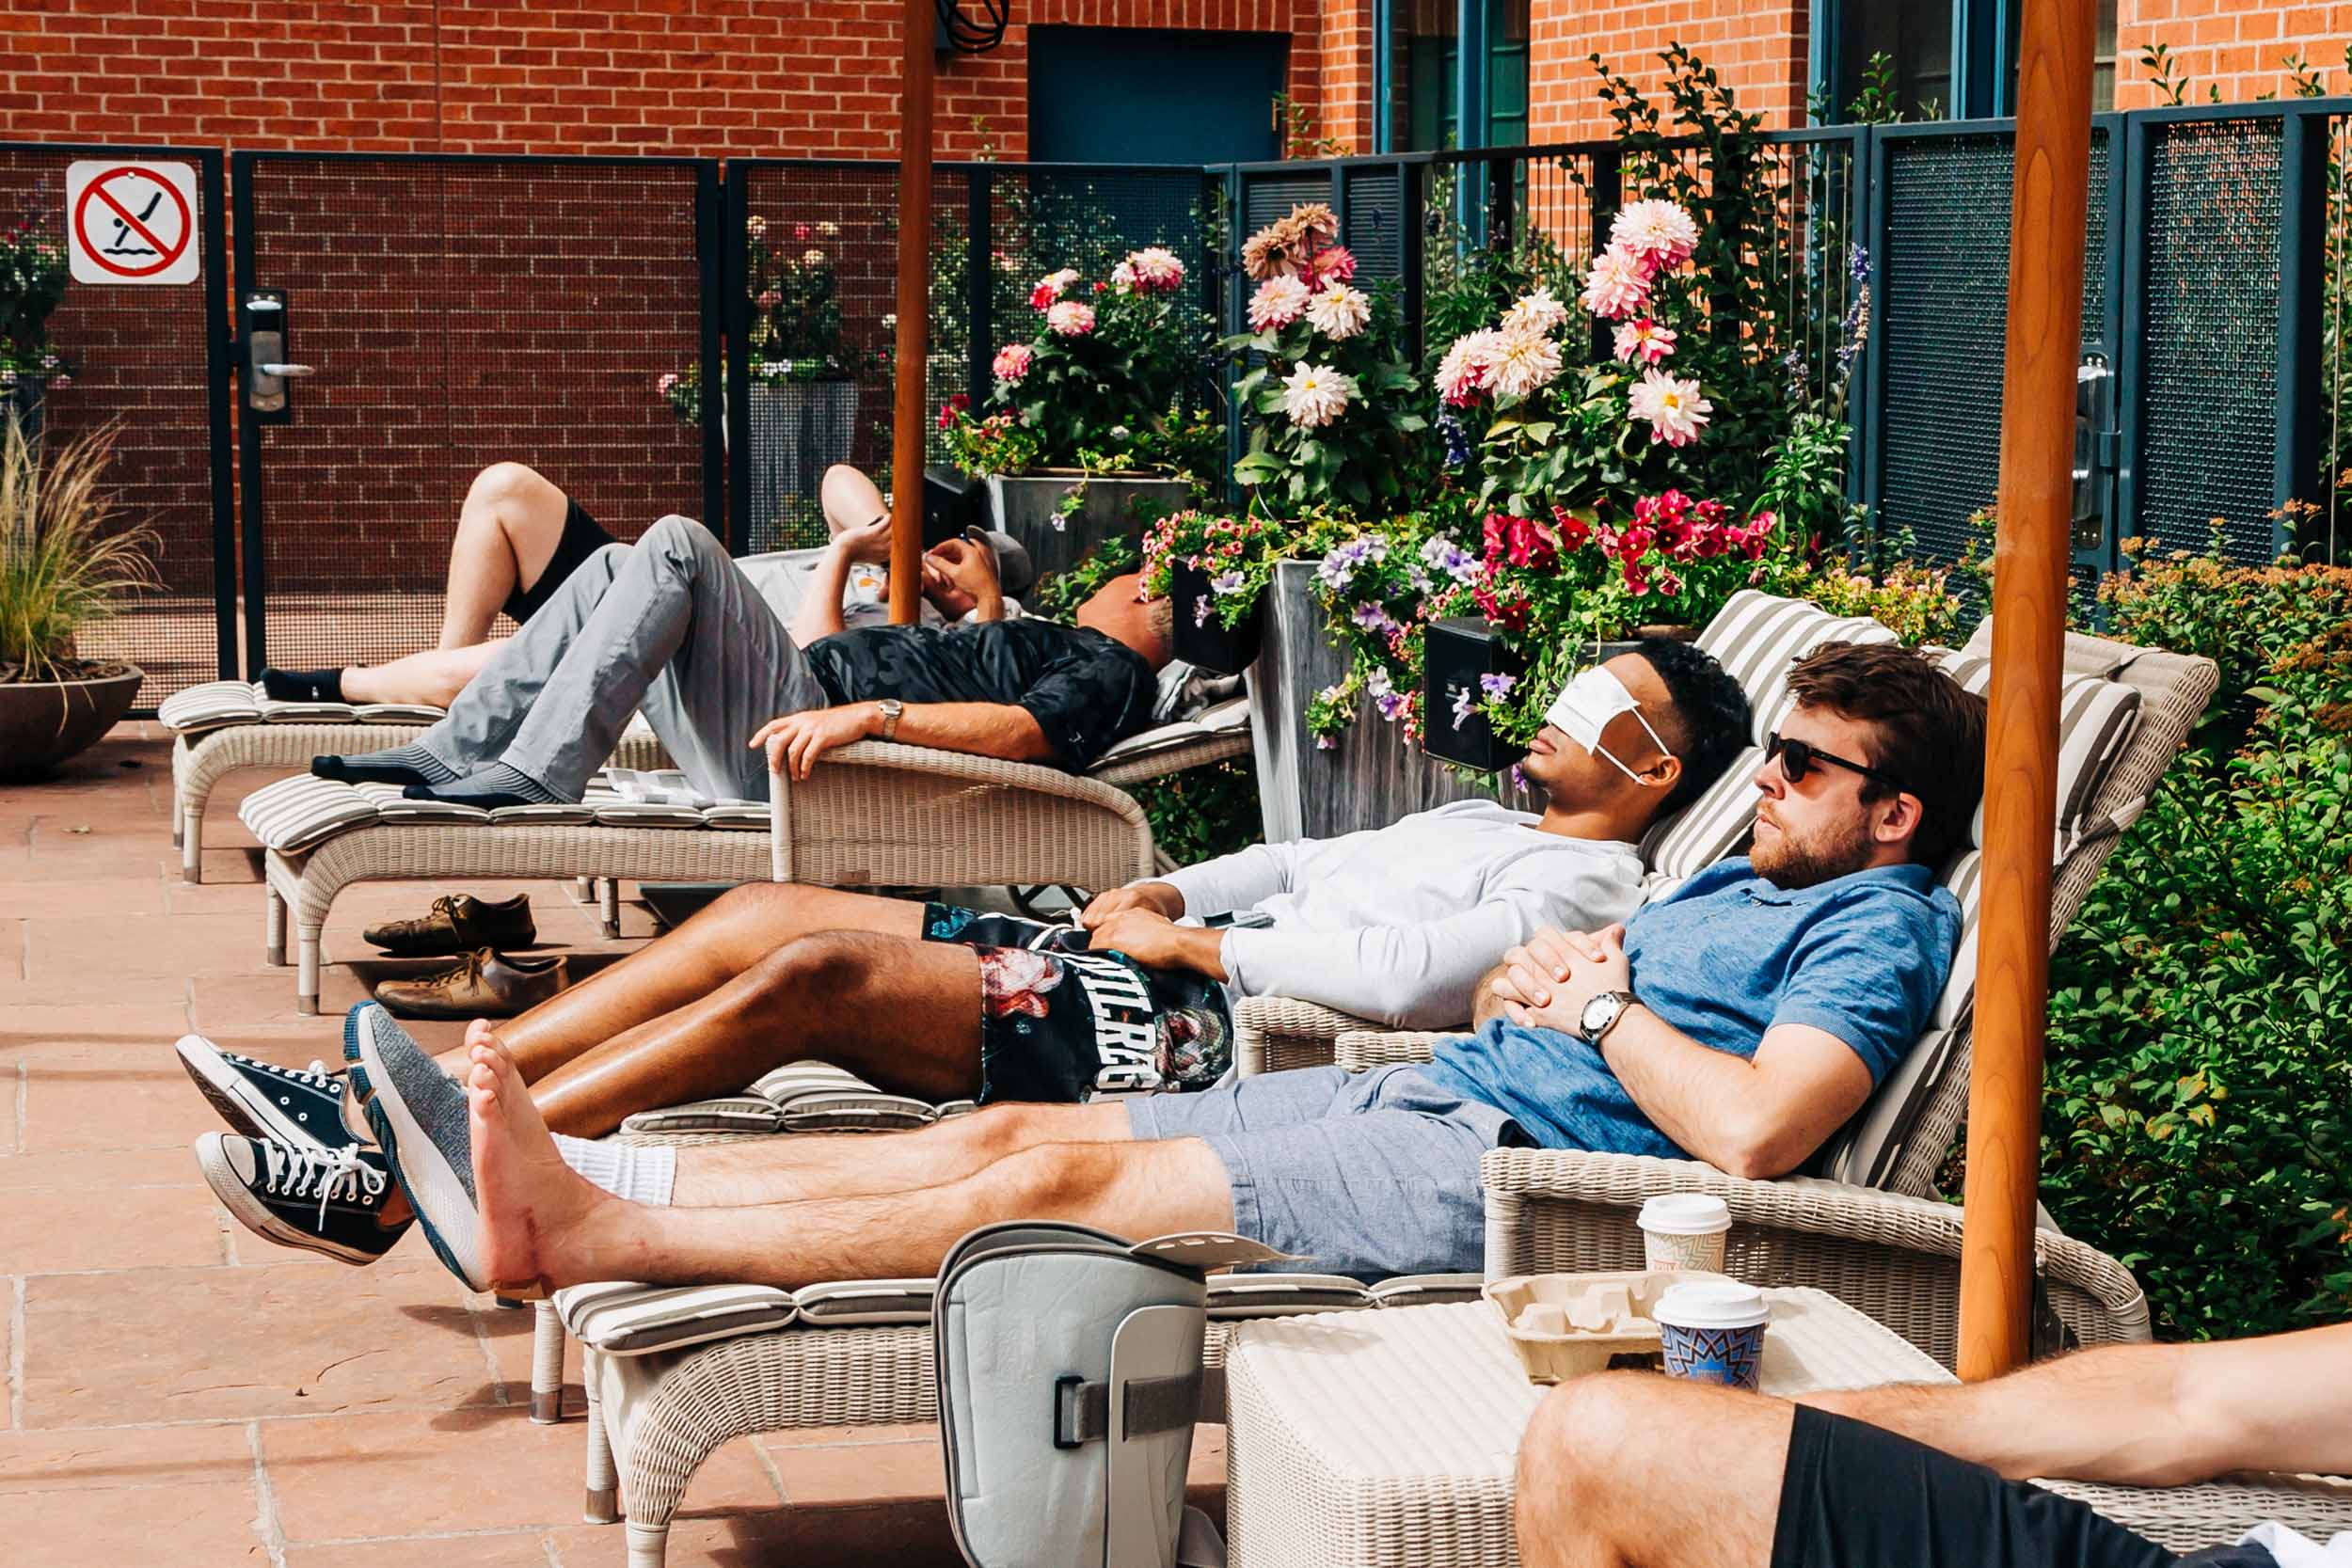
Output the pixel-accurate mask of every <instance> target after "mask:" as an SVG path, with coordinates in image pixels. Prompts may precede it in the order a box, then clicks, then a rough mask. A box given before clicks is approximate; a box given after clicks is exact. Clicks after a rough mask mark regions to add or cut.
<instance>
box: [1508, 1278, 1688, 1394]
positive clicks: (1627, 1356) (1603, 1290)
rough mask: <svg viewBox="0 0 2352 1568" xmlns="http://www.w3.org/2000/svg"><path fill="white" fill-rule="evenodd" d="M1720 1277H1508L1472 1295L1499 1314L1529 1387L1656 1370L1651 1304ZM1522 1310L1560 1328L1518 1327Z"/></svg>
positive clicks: (1657, 1350)
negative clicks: (1616, 1371) (1555, 1320)
mask: <svg viewBox="0 0 2352 1568" xmlns="http://www.w3.org/2000/svg"><path fill="white" fill-rule="evenodd" d="M1723 1277H1724V1275H1718V1274H1708V1273H1704V1272H1702V1271H1700V1270H1697V1269H1628V1270H1624V1271H1621V1272H1618V1273H1614V1274H1536V1275H1513V1276H1512V1277H1510V1278H1508V1279H1493V1280H1488V1281H1487V1282H1486V1285H1485V1286H1484V1287H1483V1288H1482V1289H1481V1290H1480V1292H1479V1293H1480V1294H1482V1295H1484V1296H1485V1297H1486V1299H1487V1300H1488V1301H1489V1302H1492V1303H1493V1304H1494V1307H1495V1310H1496V1311H1497V1312H1498V1313H1499V1314H1500V1315H1501V1318H1502V1332H1503V1333H1504V1334H1505V1335H1506V1336H1508V1337H1509V1338H1510V1341H1511V1348H1512V1349H1513V1350H1514V1351H1516V1352H1518V1358H1519V1364H1520V1365H1521V1366H1522V1367H1524V1368H1526V1369H1527V1376H1528V1379H1529V1381H1530V1382H1534V1383H1559V1382H1561V1381H1563V1380H1565V1379H1567V1378H1572V1377H1584V1376H1586V1375H1588V1374H1590V1373H1593V1372H1599V1371H1607V1370H1610V1369H1611V1368H1613V1367H1647V1368H1653V1369H1654V1368H1656V1367H1657V1366H1658V1364H1659V1355H1660V1343H1659V1331H1658V1323H1657V1321H1656V1320H1655V1319H1654V1318H1653V1317H1651V1315H1650V1313H1651V1309H1652V1308H1653V1307H1655V1306H1656V1305H1657V1302H1658V1298H1659V1297H1660V1296H1662V1295H1664V1294H1665V1293H1666V1291H1667V1289H1668V1288H1669V1287H1671V1286H1675V1285H1679V1284H1681V1283H1682V1282H1684V1281H1685V1280H1692V1279H1721V1278H1723ZM1529 1307H1556V1308H1558V1309H1559V1312H1560V1315H1561V1317H1562V1318H1563V1319H1565V1324H1564V1327H1563V1328H1562V1329H1561V1330H1560V1331H1557V1332H1554V1331H1551V1330H1549V1329H1547V1328H1543V1327H1523V1326H1521V1321H1522V1319H1523V1318H1524V1317H1525V1316H1526V1315H1527V1309H1528V1308H1529ZM1538 1315H1540V1316H1549V1314H1538Z"/></svg>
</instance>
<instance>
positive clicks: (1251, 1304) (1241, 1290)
mask: <svg viewBox="0 0 2352 1568" xmlns="http://www.w3.org/2000/svg"><path fill="white" fill-rule="evenodd" d="M1371 1305H1372V1292H1371V1291H1369V1290H1368V1289H1366V1288H1365V1286H1364V1283H1363V1281H1361V1280H1359V1279H1350V1278H1348V1277H1347V1276H1346V1275H1337V1274H1220V1275H1210V1277H1209V1316H1210V1317H1211V1318H1213V1319H1216V1320H1220V1321H1222V1320H1228V1319H1239V1318H1287V1317H1292V1316H1295V1315H1296V1314H1298V1313H1301V1312H1340V1311H1346V1310H1348V1309H1350V1308H1352V1307H1370V1306H1371Z"/></svg>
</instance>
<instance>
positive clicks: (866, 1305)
mask: <svg viewBox="0 0 2352 1568" xmlns="http://www.w3.org/2000/svg"><path fill="white" fill-rule="evenodd" d="M938 1286H939V1281H937V1280H936V1279H851V1280H840V1281H835V1282H834V1283H831V1284H824V1285H803V1286H802V1287H801V1288H800V1289H799V1290H798V1291H793V1292H792V1296H793V1299H794V1300H795V1301H797V1302H799V1303H800V1305H801V1322H802V1323H803V1325H805V1326H806V1327H809V1328H885V1327H890V1326H893V1325H896V1324H903V1323H930V1321H931V1296H932V1294H933V1293H934V1292H935V1291H937V1289H938Z"/></svg>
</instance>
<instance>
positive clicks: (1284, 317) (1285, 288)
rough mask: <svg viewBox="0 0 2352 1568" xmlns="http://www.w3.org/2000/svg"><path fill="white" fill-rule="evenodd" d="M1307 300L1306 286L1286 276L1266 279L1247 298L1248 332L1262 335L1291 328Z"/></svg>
mask: <svg viewBox="0 0 2352 1568" xmlns="http://www.w3.org/2000/svg"><path fill="white" fill-rule="evenodd" d="M1309 297H1310V295H1309V293H1308V291H1307V285H1306V284H1304V283H1301V282H1300V281H1299V280H1298V279H1297V278H1295V277H1291V276H1290V275H1289V274H1288V273H1282V274H1279V275H1278V276H1276V277H1269V278H1267V279H1266V280H1265V281H1264V282H1263V283H1261V284H1259V285H1258V292H1257V293H1254V294H1251V295H1250V296H1249V329H1250V330H1251V331H1252V332H1263V331H1265V330H1266V329H1267V328H1269V327H1275V326H1288V325H1290V324H1291V323H1293V322H1295V321H1296V320H1297V319H1298V318H1299V315H1300V313H1301V312H1303V311H1304V310H1305V309H1307V301H1308V299H1309Z"/></svg>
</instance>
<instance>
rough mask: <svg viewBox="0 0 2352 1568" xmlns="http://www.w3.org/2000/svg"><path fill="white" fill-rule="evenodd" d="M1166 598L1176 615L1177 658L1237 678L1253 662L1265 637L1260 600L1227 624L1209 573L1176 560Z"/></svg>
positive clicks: (1171, 570)
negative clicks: (1230, 623)
mask: <svg viewBox="0 0 2352 1568" xmlns="http://www.w3.org/2000/svg"><path fill="white" fill-rule="evenodd" d="M1168 598H1169V600H1170V602H1171V604H1172V606H1173V608H1174V610H1175V612H1176V657H1178V658H1181V659H1183V660H1184V662H1185V663H1187V664H1195V665H1199V666H1200V668H1201V669H1203V670H1207V671H1209V672H1211V673H1214V674H1219V675H1238V674H1240V673H1242V672H1243V671H1245V670H1247V669H1248V668H1249V666H1250V665H1251V664H1253V663H1254V662H1256V660H1257V657H1258V645H1259V643H1260V642H1261V641H1263V638H1264V635H1265V604H1264V602H1263V598H1261V599H1259V600H1258V602H1255V603H1253V604H1251V605H1250V607H1249V609H1248V610H1246V611H1245V612H1243V614H1242V615H1241V616H1240V617H1239V619H1237V620H1235V621H1234V622H1233V623H1232V625H1230V626H1229V625H1227V624H1226V621H1225V617H1224V615H1223V614H1222V612H1221V610H1220V608H1219V605H1218V595H1217V593H1216V589H1215V588H1213V587H1211V586H1210V582H1209V574H1208V573H1207V572H1206V571H1205V570H1203V569H1202V568H1200V567H1199V566H1195V565H1192V564H1190V563H1189V562H1183V561H1178V562H1173V563H1172V565H1171V566H1170V568H1169V579H1168Z"/></svg>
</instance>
